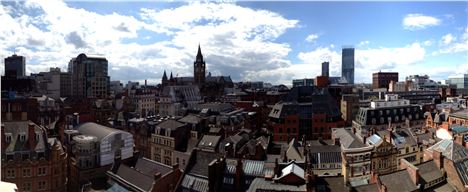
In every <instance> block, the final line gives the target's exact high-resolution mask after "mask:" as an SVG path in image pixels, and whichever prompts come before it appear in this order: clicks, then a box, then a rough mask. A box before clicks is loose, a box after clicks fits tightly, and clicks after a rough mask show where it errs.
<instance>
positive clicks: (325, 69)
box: [322, 62, 330, 77]
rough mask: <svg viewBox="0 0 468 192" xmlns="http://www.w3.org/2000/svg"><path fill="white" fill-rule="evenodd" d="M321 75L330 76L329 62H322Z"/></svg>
mask: <svg viewBox="0 0 468 192" xmlns="http://www.w3.org/2000/svg"><path fill="white" fill-rule="evenodd" d="M322 76H325V77H328V76H330V62H323V63H322Z"/></svg>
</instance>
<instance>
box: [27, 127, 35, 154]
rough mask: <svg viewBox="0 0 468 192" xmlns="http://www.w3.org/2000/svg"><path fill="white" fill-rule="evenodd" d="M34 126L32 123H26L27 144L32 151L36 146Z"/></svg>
mask: <svg viewBox="0 0 468 192" xmlns="http://www.w3.org/2000/svg"><path fill="white" fill-rule="evenodd" d="M35 127H36V125H35V124H34V123H33V122H29V123H28V142H29V146H30V147H31V148H32V149H33V148H34V147H35V144H36V130H35Z"/></svg>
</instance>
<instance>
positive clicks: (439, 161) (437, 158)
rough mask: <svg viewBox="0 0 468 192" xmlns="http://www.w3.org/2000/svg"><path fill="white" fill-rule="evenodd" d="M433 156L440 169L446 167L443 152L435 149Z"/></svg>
mask: <svg viewBox="0 0 468 192" xmlns="http://www.w3.org/2000/svg"><path fill="white" fill-rule="evenodd" d="M432 158H433V159H434V163H435V164H436V165H437V168H439V169H443V168H444V156H443V155H442V153H441V152H439V151H436V150H433V151H432Z"/></svg>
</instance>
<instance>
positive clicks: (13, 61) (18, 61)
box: [5, 54, 26, 78]
mask: <svg viewBox="0 0 468 192" xmlns="http://www.w3.org/2000/svg"><path fill="white" fill-rule="evenodd" d="M25 75H26V58H25V57H23V56H21V55H16V54H13V55H12V56H10V57H7V58H5V76H6V77H8V78H16V77H22V76H25Z"/></svg>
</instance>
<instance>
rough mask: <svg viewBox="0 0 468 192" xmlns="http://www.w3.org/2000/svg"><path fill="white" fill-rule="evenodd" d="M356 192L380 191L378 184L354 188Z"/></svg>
mask: <svg viewBox="0 0 468 192" xmlns="http://www.w3.org/2000/svg"><path fill="white" fill-rule="evenodd" d="M354 190H355V191H356V192H376V191H379V188H378V186H377V184H367V185H361V186H357V187H354Z"/></svg>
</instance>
